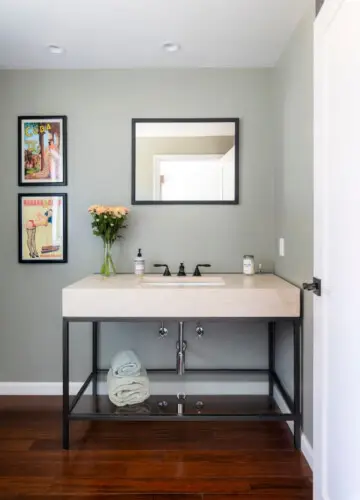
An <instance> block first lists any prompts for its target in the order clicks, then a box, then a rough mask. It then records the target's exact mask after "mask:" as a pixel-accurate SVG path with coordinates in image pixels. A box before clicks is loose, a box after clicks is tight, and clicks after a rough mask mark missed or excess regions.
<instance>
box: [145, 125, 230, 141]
mask: <svg viewBox="0 0 360 500" xmlns="http://www.w3.org/2000/svg"><path fill="white" fill-rule="evenodd" d="M224 135H225V136H233V135H235V125H234V123H231V122H188V123H186V122H171V123H170V122H166V123H161V122H154V123H146V122H139V123H137V124H136V137H211V136H224Z"/></svg>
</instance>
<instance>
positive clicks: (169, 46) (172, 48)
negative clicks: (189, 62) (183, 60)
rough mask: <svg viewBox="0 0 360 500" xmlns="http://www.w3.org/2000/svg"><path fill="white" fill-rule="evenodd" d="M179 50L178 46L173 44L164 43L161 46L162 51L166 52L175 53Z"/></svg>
mask: <svg viewBox="0 0 360 500" xmlns="http://www.w3.org/2000/svg"><path fill="white" fill-rule="evenodd" d="M180 48H181V47H180V45H179V44H178V43H174V42H165V43H164V44H163V49H164V50H166V52H177V51H178V50H180Z"/></svg>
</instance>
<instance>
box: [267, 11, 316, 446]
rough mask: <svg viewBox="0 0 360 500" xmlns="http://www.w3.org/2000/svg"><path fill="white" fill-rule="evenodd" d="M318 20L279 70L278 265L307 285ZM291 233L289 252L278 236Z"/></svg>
mask: <svg viewBox="0 0 360 500" xmlns="http://www.w3.org/2000/svg"><path fill="white" fill-rule="evenodd" d="M313 20H314V11H313V10H312V11H311V12H309V13H308V15H306V16H305V17H304V19H303V20H302V21H301V23H300V24H299V26H298V27H297V29H296V31H295V32H294V34H293V36H292V38H291V40H290V42H289V44H288V46H287V48H286V50H285V52H284V53H283V55H282V57H281V58H280V60H279V62H278V65H277V67H276V69H275V72H274V84H275V93H276V98H275V101H274V102H275V105H276V108H275V116H276V117H277V119H278V122H277V127H276V128H277V131H278V143H277V144H278V147H277V151H278V154H279V156H278V161H277V162H276V169H275V221H276V222H275V232H276V248H275V254H276V261H275V271H276V273H277V274H278V275H280V276H283V277H284V278H286V279H288V280H289V281H291V282H293V283H295V284H297V285H301V284H302V283H303V282H304V281H311V278H312V274H313V98H312V96H313V75H312V67H313V44H312V40H313V35H312V30H313ZM280 237H283V238H285V257H279V253H278V241H279V238H280ZM312 315H313V311H312V295H311V294H309V293H307V294H305V295H304V356H303V359H304V366H303V371H304V374H303V377H304V378H303V380H304V385H303V412H304V413H303V415H304V422H303V425H304V432H305V434H306V436H307V438H308V439H309V440H310V442H312V439H313V423H312V414H313V401H312V389H313V386H312V379H313V329H312ZM291 350H292V336H291V334H290V333H289V332H288V331H281V332H279V336H278V353H277V362H278V369H279V372H280V373H281V376H282V378H283V380H284V383H285V385H287V387H288V389H289V390H290V391H291V392H292V390H293V385H292V377H291V373H292V365H291V364H289V363H288V362H287V360H288V359H291V357H290V356H289V353H290V352H291Z"/></svg>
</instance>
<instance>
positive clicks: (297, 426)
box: [293, 320, 301, 450]
mask: <svg viewBox="0 0 360 500" xmlns="http://www.w3.org/2000/svg"><path fill="white" fill-rule="evenodd" d="M293 327H294V414H295V420H294V445H295V448H296V449H297V450H299V449H300V448H301V328H300V327H301V325H300V320H295V321H294V324H293Z"/></svg>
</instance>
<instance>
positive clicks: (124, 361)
mask: <svg viewBox="0 0 360 500" xmlns="http://www.w3.org/2000/svg"><path fill="white" fill-rule="evenodd" d="M111 368H112V371H113V373H114V376H115V377H127V376H129V375H132V376H137V375H139V374H140V371H141V362H140V359H139V358H138V357H137V356H136V354H135V353H134V351H119V352H118V353H116V354H115V356H114V357H113V359H112V360H111Z"/></svg>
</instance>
